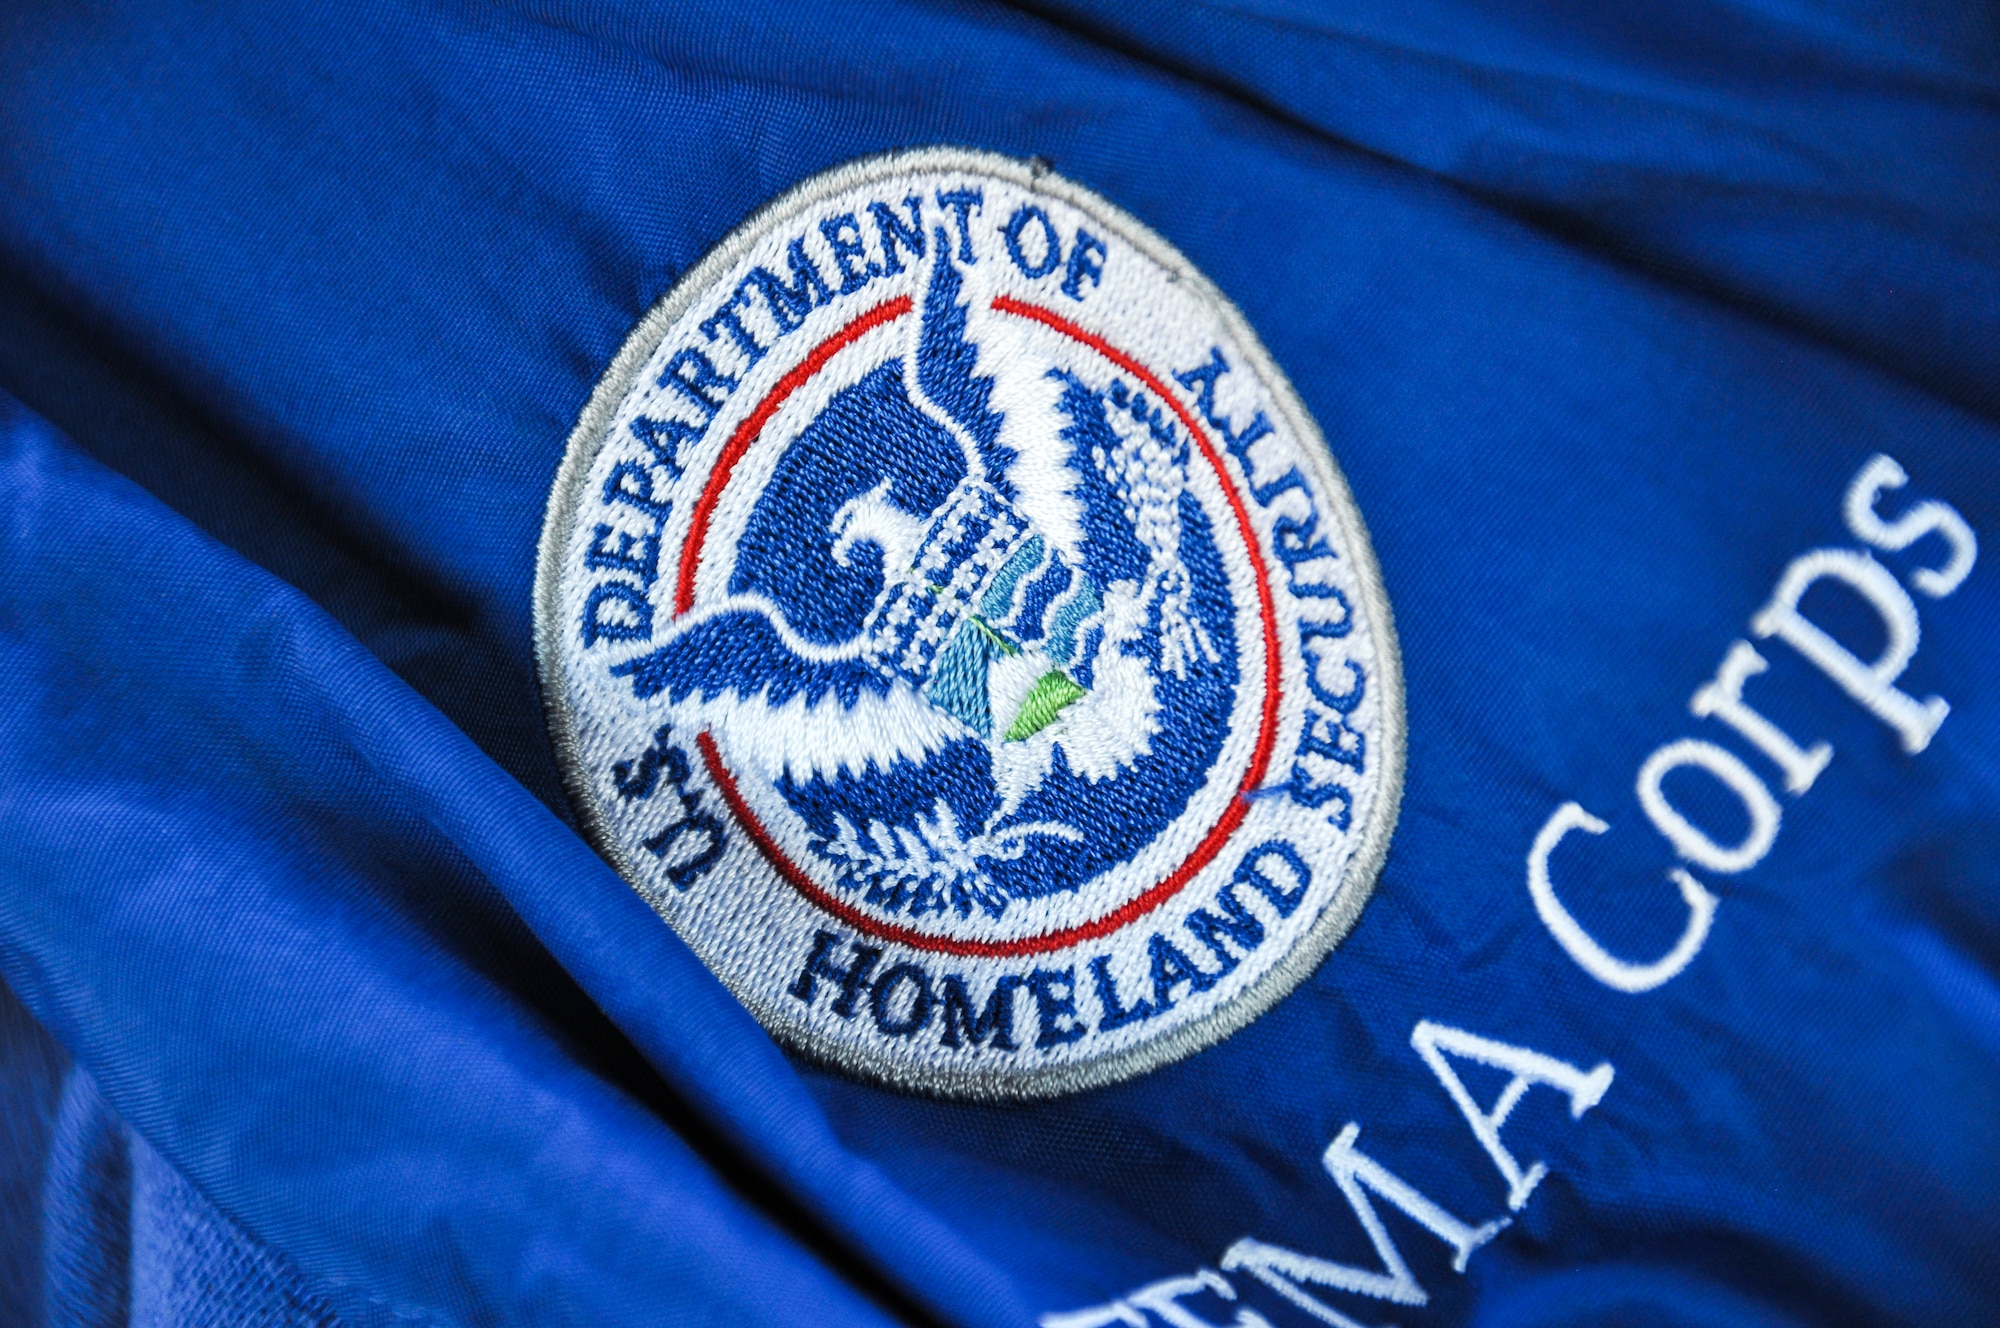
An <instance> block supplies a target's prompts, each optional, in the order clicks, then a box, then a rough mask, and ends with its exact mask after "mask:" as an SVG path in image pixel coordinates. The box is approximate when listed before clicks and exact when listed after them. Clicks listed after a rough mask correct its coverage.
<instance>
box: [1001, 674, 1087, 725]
mask: <svg viewBox="0 0 2000 1328" xmlns="http://www.w3.org/2000/svg"><path fill="white" fill-rule="evenodd" d="M1083 695H1084V690H1083V688H1081V687H1079V686H1077V685H1076V681H1075V680H1074V679H1072V678H1071V677H1070V676H1069V675H1068V674H1067V673H1064V672H1063V671H1062V670H1061V669H1050V670H1049V671H1048V672H1047V673H1044V674H1043V675H1042V676H1041V679H1040V680H1039V681H1037V682H1036V683H1035V685H1034V688H1033V689H1032V690H1030V691H1029V693H1028V696H1027V699H1026V700H1024V701H1022V702H1021V709H1020V711H1019V712H1018V713H1016V714H1015V716H1014V722H1013V723H1012V724H1011V725H1009V726H1008V728H1007V741H1009V742H1019V741H1021V740H1022V739H1023V738H1032V737H1034V736H1035V735H1036V734H1037V733H1040V732H1041V731H1042V730H1043V729H1045V728H1047V727H1048V726H1049V725H1051V724H1053V723H1055V721H1056V716H1057V715H1059V714H1061V713H1062V712H1063V709H1064V707H1066V706H1068V705H1069V704H1070V703H1071V702H1072V701H1076V700H1079V699H1081V698H1082V697H1083Z"/></svg>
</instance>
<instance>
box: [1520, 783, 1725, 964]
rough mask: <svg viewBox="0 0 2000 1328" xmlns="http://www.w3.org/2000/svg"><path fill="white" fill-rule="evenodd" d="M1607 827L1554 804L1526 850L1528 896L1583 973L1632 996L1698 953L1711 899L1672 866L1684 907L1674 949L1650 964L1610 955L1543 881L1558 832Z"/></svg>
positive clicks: (1711, 912) (1573, 807)
mask: <svg viewBox="0 0 2000 1328" xmlns="http://www.w3.org/2000/svg"><path fill="white" fill-rule="evenodd" d="M1610 828H1611V827H1610V826H1609V825H1607V824H1605V823H1604V822H1603V821H1600V820H1598V819H1597V818H1596V817H1595V816H1592V815H1591V814H1590V813H1589V812H1587V811H1585V810H1584V809H1583V808H1582V807H1580V806H1578V805H1577V804H1576V803H1573V802H1566V803H1564V804H1563V805H1562V806H1560V807H1558V808H1556V811H1555V815H1553V816H1551V817H1549V819H1548V822H1547V824H1545V825H1543V826H1542V829H1541V833H1539V834H1537V835H1536V836H1535V844H1534V847H1533V848H1531V849H1529V850H1528V895H1529V897H1530V898H1532V899H1533V900H1534V901H1535V912H1536V913H1537V914H1539V915H1540V916H1541V919H1542V925H1543V926H1545V927H1547V928H1548V929H1549V934H1550V935H1551V936H1553V937H1555V939H1556V944H1557V945H1560V946H1561V947H1562V948H1563V950H1564V952H1565V953H1567V954H1568V955H1569V957H1570V958H1571V959H1574V960H1575V961H1576V962H1577V964H1578V966H1580V967H1581V968H1582V969H1583V971H1584V972H1586V973H1588V974H1590V976H1592V977H1594V978H1596V979H1597V980H1598V981H1599V982H1602V983H1603V984H1604V985H1605V986H1607V987H1610V988H1612V989H1613V990H1614V991H1624V992H1632V993H1635V994H1636V993H1638V992H1642V991H1651V990H1652V989H1653V988H1655V987H1658V986H1661V985H1662V984H1664V983H1666V982H1668V981H1669V980H1671V979H1672V978H1674V977H1676V976H1677V975H1679V973H1680V971H1681V970H1682V969H1684V968H1686V967H1687V966H1688V964H1690V963H1691V962H1693V960H1694V957H1695V955H1697V954H1699V953H1700V952H1701V947H1702V943H1703V942H1704V941H1706V940H1707V939H1708V928H1709V924H1710V923H1712V922H1713V921H1714V920H1715V905H1716V903H1717V900H1716V898H1715V896H1714V895H1712V894H1710V893H1709V892H1708V891H1707V890H1705V889H1703V888H1702V885H1701V882H1699V881H1697V880H1695V878H1694V877H1692V876H1690V875H1688V873H1687V872H1686V871H1684V870H1682V869H1681V868H1679V867H1676V868H1674V869H1673V870H1672V871H1670V872H1668V873H1667V876H1668V877H1669V878H1670V879H1671V880H1672V881H1673V883H1674V884H1675V885H1677V886H1679V887H1680V892H1681V898H1682V899H1683V900H1684V901H1685V902H1686V903H1687V907H1688V924H1687V928H1686V930H1684V931H1682V932H1681V938H1680V939H1679V940H1678V941H1675V942H1674V948H1673V949H1671V950H1669V951H1667V953H1666V954H1665V955H1664V956H1662V957H1661V958H1659V959H1656V960H1654V961H1653V962H1652V963H1650V964H1631V963H1627V962H1626V961H1624V960H1623V959H1619V958H1617V957H1616V956H1614V955H1612V954H1611V953H1610V952H1609V951H1607V950H1606V949H1605V948H1604V947H1603V946H1601V945H1599V944H1598V943H1597V942H1596V940H1595V939H1593V938H1592V937H1591V935H1590V933H1589V932H1587V931H1585V930H1584V929H1583V927H1582V925H1581V924H1579V923H1578V922H1577V920H1576V919H1575V918H1573V917H1571V916H1570V913H1569V910H1568V909H1566V908H1564V907H1563V906H1562V901H1561V900H1560V899H1557V898H1556V889H1555V886H1554V885H1553V884H1552V883H1551V882H1550V881H1549V854H1551V853H1553V852H1555V847H1556V845H1557V844H1560V843H1561V842H1562V839H1563V836H1564V835H1567V834H1568V833H1569V832H1570V831H1572V830H1581V831H1583V832H1584V833H1585V834H1590V835H1601V834H1603V833H1604V832H1605V831H1606V830H1609V829H1610Z"/></svg>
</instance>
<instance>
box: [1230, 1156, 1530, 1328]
mask: <svg viewBox="0 0 2000 1328" xmlns="http://www.w3.org/2000/svg"><path fill="white" fill-rule="evenodd" d="M1360 1137H1361V1127H1360V1126H1359V1125H1356V1124H1354V1123H1353V1122H1352V1121H1350V1122H1348V1125H1347V1128H1346V1129H1344V1130H1342V1131H1341V1132H1340V1136H1339V1137H1338V1138H1336V1139H1335V1140H1334V1141H1333V1142H1332V1143H1331V1144H1329V1145H1327V1150H1326V1156H1325V1158H1324V1159H1323V1160H1324V1162H1325V1163H1326V1169H1327V1172H1328V1174H1329V1175H1331V1176H1332V1177H1333V1181H1334V1184H1336V1185H1338V1186H1340V1192H1341V1193H1342V1194H1343V1195H1345V1196H1346V1197H1347V1205H1348V1207H1350V1208H1352V1209H1353V1210H1354V1216H1355V1217H1356V1218H1358V1219H1359V1220H1360V1222H1361V1229H1362V1230H1363V1231H1366V1232H1367V1233H1368V1240H1369V1243H1370V1244H1372V1245H1374V1247H1375V1255H1376V1257H1377V1258H1379V1259H1380V1260H1381V1261H1382V1271H1381V1272H1376V1271H1374V1270H1372V1269H1368V1268H1356V1267H1355V1266H1354V1265H1352V1264H1346V1263H1334V1262H1333V1261H1331V1260H1329V1259H1321V1258H1316V1257H1314V1256H1313V1255H1310V1254H1300V1253H1298V1252H1297V1251H1296V1250H1288V1249H1285V1248H1284V1247H1283V1246H1281V1245H1266V1244H1265V1243H1264V1242H1263V1241H1261V1240H1252V1239H1250V1238H1249V1237H1248V1236H1246V1237H1244V1238H1243V1239H1242V1240H1239V1241H1237V1242H1236V1243H1235V1244H1234V1245H1231V1246H1230V1247H1229V1249H1228V1251H1227V1252H1225V1253H1224V1254H1223V1256H1222V1266H1223V1268H1224V1269H1225V1270H1226V1271H1230V1272H1235V1271H1238V1270H1240V1271H1242V1272H1246V1273H1249V1274H1250V1275H1251V1276H1252V1277H1254V1278H1256V1279H1257V1280H1258V1281H1260V1282H1262V1283H1263V1284H1264V1285H1266V1286H1268V1287H1270V1288H1271V1289H1272V1290H1273V1291H1275V1292H1277V1293H1278V1294H1279V1295H1281V1296H1283V1297H1284V1298H1285V1299H1286V1300H1289V1301H1291V1302H1292V1304H1294V1305H1296V1306H1298V1307H1299V1308H1300V1309H1302V1310H1304V1311H1305V1312H1306V1313H1307V1314H1310V1315H1312V1316H1313V1317H1314V1318H1315V1319H1318V1320H1320V1321H1321V1322H1322V1323H1329V1324H1332V1325H1333V1328H1363V1325H1361V1324H1359V1323H1356V1322H1355V1321H1354V1320H1352V1319H1350V1318H1348V1317H1347V1316H1346V1315H1345V1314H1342V1313H1341V1312H1340V1311H1339V1310H1336V1309H1335V1308H1333V1306H1331V1305H1329V1304H1327V1303H1326V1302H1325V1301H1323V1300H1321V1299H1320V1298H1319V1297H1317V1296H1315V1295H1313V1294H1312V1293H1311V1292H1310V1291H1307V1290H1306V1286H1307V1285H1312V1286H1323V1287H1331V1288H1333V1289H1334V1290H1336V1291H1352V1292H1354V1293H1355V1294H1357V1295H1362V1296H1373V1297H1374V1298H1375V1299H1377V1300H1387V1301H1391V1302H1393V1303H1395V1304H1397V1305H1422V1304H1425V1303H1427V1302H1428V1301H1429V1300H1430V1295H1429V1293H1428V1292H1426V1291H1425V1290H1424V1289H1423V1287H1422V1286H1421V1285H1419V1284H1418V1282H1417V1279H1416V1277H1415V1276H1414V1275H1413V1274H1412V1273H1411V1272H1410V1265H1409V1264H1407V1263H1405V1262H1404V1261H1403V1254H1402V1251H1401V1250H1398V1249H1397V1248H1396V1242H1395V1241H1393V1240H1391V1239H1390V1238H1389V1229H1388V1228H1387V1227H1385V1226H1383V1225H1382V1218H1381V1215H1380V1214H1379V1213H1377V1212H1376V1211H1375V1204H1374V1201H1373V1200H1371V1199H1370V1198H1369V1197H1368V1194H1369V1192H1370V1191H1371V1190H1372V1191H1373V1192H1374V1193H1376V1194H1377V1195H1380V1196H1381V1197H1382V1198H1384V1199H1387V1200H1388V1201H1389V1202H1390V1203H1392V1204H1394V1205H1396V1207H1398V1208H1400V1209H1402V1210H1403V1211H1404V1212H1405V1213H1407V1214H1409V1216H1411V1217H1412V1218H1415V1219H1416V1220H1417V1221H1418V1222H1419V1223H1421V1224H1422V1225H1423V1226H1424V1227H1425V1228H1427V1229H1428V1230H1429V1231H1430V1232H1431V1233H1432V1234H1434V1235H1435V1236H1437V1238H1438V1239H1439V1240H1442V1241H1443V1242H1444V1243H1445V1244H1447V1245H1449V1246H1451V1247H1452V1250H1453V1251H1454V1254H1455V1257H1454V1258H1453V1259H1452V1264H1451V1266H1452V1268H1453V1269H1455V1270H1456V1271H1458V1272H1461V1273H1462V1272H1464V1271H1465V1261H1466V1260H1467V1259H1469V1258H1471V1257H1472V1252H1473V1251H1474V1250H1476V1249H1478V1248H1479V1247H1480V1246H1481V1245H1484V1244H1485V1243H1486V1242H1487V1241H1489V1240H1492V1239H1493V1238H1494V1237H1495V1236H1497V1235H1499V1234H1500V1232H1501V1231H1502V1230H1503V1229H1504V1228H1505V1227H1506V1226H1507V1224H1508V1222H1509V1221H1510V1220H1511V1219H1509V1218H1504V1217H1503V1218H1498V1219H1496V1220H1494V1221H1491V1222H1488V1223H1487V1224H1486V1225H1484V1226H1481V1227H1470V1226H1467V1225H1466V1224H1465V1223H1463V1222H1461V1221H1459V1220H1458V1219H1457V1218H1455V1217H1453V1216H1452V1215H1451V1214H1450V1213H1447V1212H1446V1211H1445V1210H1444V1209H1442V1208H1440V1207H1438V1206H1437V1205H1436V1204H1435V1203H1433V1202H1431V1200H1430V1199H1428V1198H1426V1197H1425V1196H1424V1195H1422V1194H1420V1193H1419V1192H1418V1191H1417V1190H1416V1189H1414V1188H1413V1187H1411V1186H1410V1185H1409V1183H1408V1182H1406V1181H1404V1180H1403V1179H1402V1178H1401V1177H1399V1176H1397V1175H1396V1174H1395V1173H1394V1172H1392V1171H1390V1170H1389V1169H1388V1168H1387V1167H1385V1166H1383V1165H1382V1164H1381V1163H1380V1162H1377V1161H1376V1160H1375V1159H1374V1158H1372V1157H1369V1156H1368V1155H1367V1154H1365V1153H1361V1152H1358V1151H1356V1149H1355V1147H1354V1141H1355V1140H1356V1139H1358V1138H1360Z"/></svg>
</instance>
